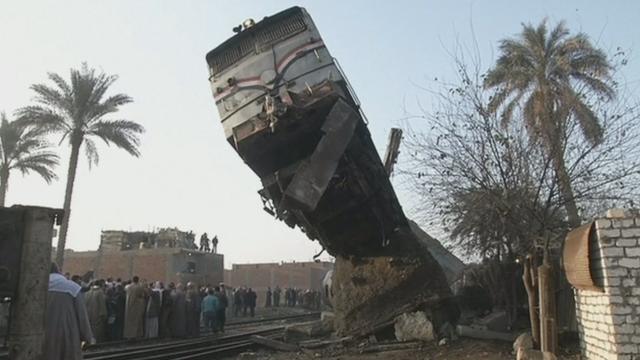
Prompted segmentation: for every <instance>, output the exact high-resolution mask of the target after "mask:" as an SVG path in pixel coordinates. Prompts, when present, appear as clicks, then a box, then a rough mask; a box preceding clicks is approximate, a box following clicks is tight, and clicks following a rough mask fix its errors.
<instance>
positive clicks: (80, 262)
mask: <svg viewBox="0 0 640 360" xmlns="http://www.w3.org/2000/svg"><path fill="white" fill-rule="evenodd" d="M189 263H193V266H194V268H195V272H193V273H190V272H188V269H189ZM223 269H224V256H223V255H222V254H211V253H203V252H199V251H194V250H187V249H179V248H159V249H142V250H126V251H84V252H68V253H66V254H65V262H64V270H63V271H65V272H69V273H71V274H72V275H75V274H77V275H83V274H85V273H86V272H87V271H94V272H95V277H96V278H107V277H112V278H114V279H116V278H121V279H123V280H127V279H131V278H132V277H133V276H134V275H137V276H138V277H140V279H145V280H148V281H156V280H159V281H163V282H164V283H168V282H175V283H177V282H183V283H186V282H188V281H193V282H196V283H197V284H199V285H206V284H212V285H213V284H218V283H220V282H221V281H223Z"/></svg>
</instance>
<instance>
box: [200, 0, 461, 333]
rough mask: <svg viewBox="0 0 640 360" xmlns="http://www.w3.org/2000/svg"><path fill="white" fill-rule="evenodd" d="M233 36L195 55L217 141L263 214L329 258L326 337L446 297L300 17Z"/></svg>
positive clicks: (334, 68)
mask: <svg viewBox="0 0 640 360" xmlns="http://www.w3.org/2000/svg"><path fill="white" fill-rule="evenodd" d="M234 30H236V31H237V32H238V34H236V35H235V36H233V37H231V38H230V39H228V40H227V41H225V42H224V43H223V44H221V45H220V46H218V47H216V48H215V49H214V50H212V51H210V52H209V53H208V54H207V57H206V60H207V63H208V65H209V75H210V77H209V80H210V82H211V87H212V90H213V96H214V99H215V102H216V105H217V107H218V110H219V113H220V117H221V121H222V127H223V128H224V132H225V136H226V138H227V140H228V141H229V143H230V144H231V146H233V147H234V149H235V150H236V152H237V153H238V154H239V155H240V157H242V159H243V160H244V161H245V163H246V164H247V165H248V166H249V167H250V168H251V169H252V170H253V171H254V172H255V173H256V174H257V175H258V176H259V177H260V179H261V181H262V185H263V188H262V189H261V190H260V191H259V194H260V196H261V197H262V200H263V203H264V208H265V210H266V211H267V212H269V213H271V214H273V215H274V216H276V217H277V218H278V219H280V220H282V221H284V222H286V223H287V224H288V225H289V226H291V227H295V226H298V227H299V228H300V229H302V231H304V232H305V233H306V234H307V236H308V237H309V238H310V239H312V240H318V241H319V242H320V243H321V244H322V245H323V247H324V248H325V249H326V250H327V251H328V252H329V253H330V254H331V255H334V256H335V257H336V262H335V269H334V272H333V275H332V282H333V286H334V287H336V288H337V289H340V290H339V291H336V292H335V293H333V294H332V304H333V310H334V312H335V314H336V318H335V323H334V326H335V330H336V331H337V332H338V333H343V334H346V333H349V334H367V333H370V332H373V331H376V329H379V328H380V326H383V325H384V326H388V324H389V323H390V322H392V321H393V319H394V318H395V317H396V316H398V315H400V314H401V313H403V312H408V311H414V310H416V309H437V308H438V304H437V303H438V302H440V301H441V300H443V299H446V297H447V296H449V295H450V290H449V287H448V285H447V282H446V278H445V276H444V273H443V271H442V268H441V267H440V266H439V265H438V263H437V262H436V261H435V260H434V259H433V257H432V256H431V255H430V254H429V251H428V249H427V248H425V247H424V245H422V244H421V242H420V241H419V240H418V237H417V236H416V234H415V232H414V231H413V230H412V229H411V228H410V226H409V223H408V221H407V219H406V217H405V215H404V213H403V211H402V208H401V206H400V203H399V202H398V199H397V198H396V195H395V192H394V190H393V187H392V186H391V183H390V181H389V177H388V174H387V172H386V170H385V168H384V167H383V164H382V162H381V160H380V157H379V155H378V153H377V151H376V148H375V146H374V144H373V142H372V140H371V135H370V133H369V130H368V129H367V124H366V118H365V117H364V115H363V113H362V112H361V109H360V105H359V103H358V100H357V97H356V96H355V94H354V93H353V91H352V89H351V86H350V85H349V83H348V81H347V79H346V77H345V76H344V74H343V73H342V71H341V70H340V67H339V66H338V64H337V62H336V60H335V59H334V58H333V57H332V56H331V54H330V53H329V51H328V50H327V47H326V46H325V44H324V42H323V40H322V38H321V37H320V34H319V32H318V30H317V28H316V26H315V25H314V23H313V21H312V20H311V17H310V16H309V14H308V13H307V12H306V11H305V10H304V9H302V8H299V7H293V8H290V9H287V10H285V11H282V12H280V13H278V14H276V15H273V16H270V17H266V18H264V19H263V20H262V21H260V22H258V23H254V22H253V21H251V20H248V21H245V23H244V24H243V26H241V27H238V28H236V29H234ZM434 318H436V317H434ZM385 324H386V325H385Z"/></svg>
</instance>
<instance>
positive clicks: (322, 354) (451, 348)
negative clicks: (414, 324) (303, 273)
mask: <svg viewBox="0 0 640 360" xmlns="http://www.w3.org/2000/svg"><path fill="white" fill-rule="evenodd" d="M370 350H371V349H368V348H367V347H358V346H354V347H344V348H335V347H332V348H325V349H314V350H305V351H304V352H298V353H287V352H274V351H269V350H258V351H255V352H245V353H242V354H240V355H239V356H237V357H236V358H237V359H246V360H249V359H251V360H254V359H255V360H289V359H291V360H309V359H331V360H382V359H394V360H396V359H397V360H415V359H419V360H431V359H487V360H502V359H514V358H515V357H514V356H513V355H511V345H510V344H508V343H505V342H494V341H480V340H472V339H464V340H459V341H456V342H455V343H453V344H450V345H444V346H438V345H436V344H435V343H434V344H428V345H424V346H422V347H420V348H415V349H407V350H395V351H372V352H369V351H370Z"/></svg>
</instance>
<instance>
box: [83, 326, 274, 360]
mask: <svg viewBox="0 0 640 360" xmlns="http://www.w3.org/2000/svg"><path fill="white" fill-rule="evenodd" d="M283 330H284V326H277V327H271V328H267V329H259V330H254V331H249V332H244V333H241V334H234V335H227V336H222V337H216V336H203V337H200V338H196V339H187V340H174V341H170V342H165V343H158V344H149V345H140V346H132V347H126V348H118V349H109V350H103V351H95V352H88V353H85V354H84V358H85V359H93V360H116V359H123V360H124V359H144V358H146V357H148V356H154V357H153V358H154V359H155V358H158V356H160V357H164V356H165V354H170V355H171V356H172V357H169V359H173V358H174V357H175V356H177V355H185V354H187V355H188V354H189V353H192V352H194V351H201V350H202V349H206V350H210V349H215V348H217V347H222V346H228V345H234V344H237V343H238V342H239V341H240V342H242V341H246V339H247V338H249V337H250V336H252V335H263V336H265V335H266V336H272V335H275V334H280V333H282V331H283Z"/></svg>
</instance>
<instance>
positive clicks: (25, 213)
mask: <svg viewBox="0 0 640 360" xmlns="http://www.w3.org/2000/svg"><path fill="white" fill-rule="evenodd" d="M61 220H62V210H55V209H49V208H42V207H31V206H13V207H11V208H0V231H1V232H2V235H8V236H2V239H0V242H2V245H1V246H0V250H2V249H5V248H13V249H15V250H16V252H21V254H16V253H14V256H15V257H18V255H19V263H17V264H16V262H15V261H14V262H13V263H12V264H9V265H11V266H12V268H9V269H8V272H9V275H10V276H9V277H8V281H7V284H9V286H15V288H14V289H15V293H14V296H12V297H11V315H10V319H9V324H10V325H9V341H8V344H9V359H12V360H40V359H42V358H43V353H42V352H43V348H44V342H45V317H46V307H47V292H48V287H49V272H50V269H51V240H52V238H53V225H54V222H57V223H58V224H59V222H60V221H61ZM7 255H8V254H7ZM7 260H9V257H7V258H3V257H0V262H1V263H0V267H1V266H3V265H4V263H5V261H6V262H9V261H10V260H9V261H7ZM16 265H17V266H16ZM14 283H15V284H14Z"/></svg>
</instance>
